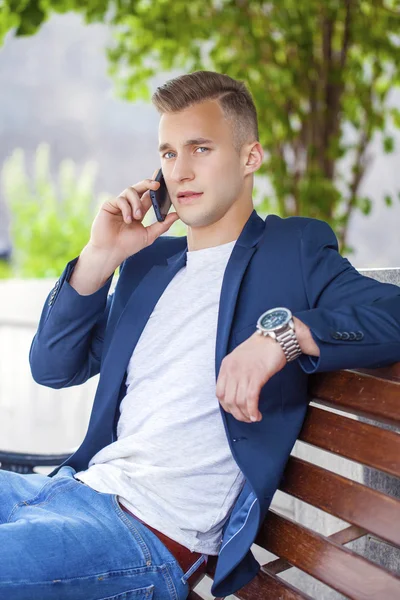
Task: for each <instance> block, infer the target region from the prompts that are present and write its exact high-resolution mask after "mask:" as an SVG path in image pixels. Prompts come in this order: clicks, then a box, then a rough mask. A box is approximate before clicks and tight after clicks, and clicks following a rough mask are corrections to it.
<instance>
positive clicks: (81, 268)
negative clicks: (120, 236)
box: [69, 244, 122, 296]
mask: <svg viewBox="0 0 400 600" xmlns="http://www.w3.org/2000/svg"><path fill="white" fill-rule="evenodd" d="M121 262H122V261H121V260H120V259H119V258H118V257H116V256H112V255H110V253H109V252H108V251H107V252H105V251H103V250H99V249H96V248H94V247H92V246H91V245H90V244H87V245H86V246H85V247H84V248H83V250H82V252H81V254H80V256H79V259H78V262H77V263H76V265H75V267H74V270H73V272H72V274H71V278H70V280H69V284H70V286H71V287H73V288H74V290H76V291H77V292H78V294H80V295H81V296H89V295H90V294H94V293H95V292H97V291H98V290H99V289H100V288H101V287H103V285H104V284H105V283H106V281H107V279H108V278H109V277H110V276H111V275H112V274H113V273H114V271H115V270H116V269H117V268H118V267H119V265H120V263H121Z"/></svg>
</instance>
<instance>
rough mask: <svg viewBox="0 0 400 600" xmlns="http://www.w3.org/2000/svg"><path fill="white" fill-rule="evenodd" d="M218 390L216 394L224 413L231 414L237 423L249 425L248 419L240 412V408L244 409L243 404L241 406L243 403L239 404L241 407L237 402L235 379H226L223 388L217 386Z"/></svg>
mask: <svg viewBox="0 0 400 600" xmlns="http://www.w3.org/2000/svg"><path fill="white" fill-rule="evenodd" d="M246 387H247V386H246ZM218 389H219V391H218V392H217V395H218V398H219V400H220V402H221V405H222V407H223V409H224V410H225V411H226V412H229V413H231V414H232V415H233V416H234V417H235V419H237V420H238V421H244V422H245V423H250V422H251V421H250V419H249V418H248V416H247V415H246V414H245V413H244V412H243V410H242V407H243V408H244V406H245V404H244V405H243V403H241V405H239V404H238V402H237V393H238V383H237V381H236V378H234V377H229V378H226V379H225V388H224V389H222V386H219V388H218ZM239 394H242V390H240V392H239Z"/></svg>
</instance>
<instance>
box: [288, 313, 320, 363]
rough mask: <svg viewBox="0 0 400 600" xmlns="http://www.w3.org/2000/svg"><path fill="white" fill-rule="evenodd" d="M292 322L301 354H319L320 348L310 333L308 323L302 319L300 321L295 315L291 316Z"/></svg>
mask: <svg viewBox="0 0 400 600" xmlns="http://www.w3.org/2000/svg"><path fill="white" fill-rule="evenodd" d="M293 322H294V330H295V333H296V337H297V341H298V342H299V346H300V348H301V349H302V351H303V354H308V355H309V356H319V355H320V350H319V348H318V346H317V344H316V343H315V341H314V339H313V337H312V335H311V331H310V328H309V327H308V325H306V324H305V323H303V321H300V319H298V318H297V317H293Z"/></svg>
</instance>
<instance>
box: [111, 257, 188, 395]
mask: <svg viewBox="0 0 400 600" xmlns="http://www.w3.org/2000/svg"><path fill="white" fill-rule="evenodd" d="M186 252H187V246H186V247H185V249H184V250H183V251H181V252H179V253H178V254H175V255H173V256H171V257H170V258H168V259H166V262H165V263H164V264H156V265H154V266H153V267H152V268H151V269H150V270H149V272H148V273H147V274H146V275H145V277H144V278H143V280H142V281H141V282H140V284H139V285H138V286H137V288H136V289H135V290H134V292H133V293H132V295H131V297H130V298H129V300H128V302H127V304H126V306H125V308H124V310H123V311H122V313H121V315H120V318H119V319H118V323H117V325H116V327H115V331H114V335H113V337H112V340H111V342H110V347H109V348H108V350H107V356H106V358H105V363H106V362H109V364H104V365H103V367H102V370H103V372H109V373H112V374H113V381H114V382H115V383H116V384H117V383H118V385H120V383H121V381H122V379H123V377H124V374H125V371H126V369H127V366H128V363H129V360H130V358H131V356H132V352H133V349H134V348H135V346H136V344H137V342H138V340H139V338H140V336H141V334H142V331H143V329H144V328H145V325H146V323H147V321H148V319H149V317H150V315H151V313H152V312H153V310H154V307H155V305H156V304H157V302H158V300H159V299H160V297H161V295H162V294H163V292H164V290H165V289H166V287H167V286H168V284H169V283H170V282H171V281H172V279H173V278H174V277H175V275H176V274H177V273H178V271H179V270H180V269H181V268H182V267H184V266H185V264H186Z"/></svg>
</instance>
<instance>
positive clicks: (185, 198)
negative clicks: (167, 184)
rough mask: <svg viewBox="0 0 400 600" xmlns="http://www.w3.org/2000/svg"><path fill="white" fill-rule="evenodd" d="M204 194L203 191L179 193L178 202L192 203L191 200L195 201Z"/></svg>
mask: <svg viewBox="0 0 400 600" xmlns="http://www.w3.org/2000/svg"><path fill="white" fill-rule="evenodd" d="M202 194H203V192H190V191H189V192H185V193H184V195H179V194H178V202H179V204H190V203H191V202H194V201H195V200H196V199H197V198H200V196H201V195H202Z"/></svg>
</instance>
